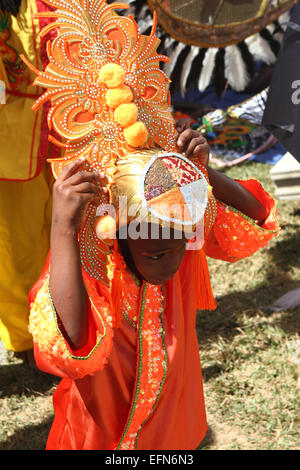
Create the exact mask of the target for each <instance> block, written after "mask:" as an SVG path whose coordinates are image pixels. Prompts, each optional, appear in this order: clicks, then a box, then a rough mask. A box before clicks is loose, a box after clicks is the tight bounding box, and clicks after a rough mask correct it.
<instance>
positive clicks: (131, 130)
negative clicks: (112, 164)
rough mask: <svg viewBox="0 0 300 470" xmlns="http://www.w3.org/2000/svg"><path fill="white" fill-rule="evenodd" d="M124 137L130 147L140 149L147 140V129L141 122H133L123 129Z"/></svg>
mask: <svg viewBox="0 0 300 470" xmlns="http://www.w3.org/2000/svg"><path fill="white" fill-rule="evenodd" d="M124 137H125V139H126V142H127V143H128V144H129V145H131V146H132V147H142V146H143V145H144V144H145V143H146V142H147V139H148V131H147V127H146V126H145V124H144V123H143V122H139V121H138V122H135V123H134V124H132V125H131V126H129V127H126V129H124Z"/></svg>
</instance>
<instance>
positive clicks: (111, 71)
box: [98, 64, 125, 88]
mask: <svg viewBox="0 0 300 470" xmlns="http://www.w3.org/2000/svg"><path fill="white" fill-rule="evenodd" d="M98 77H99V80H100V82H102V83H104V84H105V85H106V86H107V87H108V88H116V87H118V86H120V85H123V83H124V82H125V72H124V70H123V68H122V67H121V65H118V64H106V65H103V67H101V69H100V71H99V73H98Z"/></svg>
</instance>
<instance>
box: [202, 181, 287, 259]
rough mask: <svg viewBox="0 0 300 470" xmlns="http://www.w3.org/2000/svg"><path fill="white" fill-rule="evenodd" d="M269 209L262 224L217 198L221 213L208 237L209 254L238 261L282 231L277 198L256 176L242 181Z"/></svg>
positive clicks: (218, 214) (207, 252)
mask: <svg viewBox="0 0 300 470" xmlns="http://www.w3.org/2000/svg"><path fill="white" fill-rule="evenodd" d="M238 182H239V183H240V184H241V185H243V186H244V187H245V188H246V189H247V190H248V191H249V192H250V193H252V194H253V195H254V196H255V197H256V199H258V200H259V201H260V202H261V203H262V204H263V205H264V207H265V208H266V209H267V212H268V216H267V218H266V219H265V221H264V223H263V224H262V225H257V223H256V221H254V220H252V219H250V218H249V217H247V216H246V215H245V214H243V213H241V212H239V211H238V210H236V209H234V208H233V207H230V206H227V205H226V204H224V203H223V202H221V201H217V216H216V219H215V222H214V225H213V228H212V230H211V231H210V233H209V235H208V237H207V240H206V241H205V245H204V250H205V253H206V255H207V256H209V257H211V258H217V259H220V260H224V261H229V262H235V261H237V260H239V259H242V258H247V257H248V256H251V255H252V254H254V253H255V252H256V251H257V250H259V249H260V248H263V247H264V246H266V245H267V244H268V243H269V241H270V240H271V239H272V238H273V237H275V236H277V235H278V232H279V226H278V222H277V210H276V206H275V201H274V199H273V198H272V197H271V196H270V195H269V194H268V193H267V192H266V191H265V190H264V189H263V187H262V186H261V184H260V183H259V182H258V181H256V180H247V181H238Z"/></svg>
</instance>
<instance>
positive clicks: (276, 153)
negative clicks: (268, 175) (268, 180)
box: [248, 142, 287, 165]
mask: <svg viewBox="0 0 300 470" xmlns="http://www.w3.org/2000/svg"><path fill="white" fill-rule="evenodd" d="M286 152H287V150H286V149H285V148H284V147H283V146H282V145H281V144H280V142H277V144H275V145H274V146H273V147H272V148H271V149H269V150H267V151H266V152H264V153H261V154H259V155H253V157H250V158H249V160H248V161H256V162H261V163H267V164H268V165H276V163H278V162H279V160H280V159H281V158H282V157H283V156H284V155H285V154H286Z"/></svg>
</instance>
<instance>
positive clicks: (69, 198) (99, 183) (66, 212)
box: [52, 158, 107, 234]
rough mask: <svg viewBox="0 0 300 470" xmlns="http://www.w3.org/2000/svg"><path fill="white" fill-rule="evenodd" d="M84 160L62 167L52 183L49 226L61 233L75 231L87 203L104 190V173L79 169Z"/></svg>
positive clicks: (96, 200) (95, 200) (94, 200)
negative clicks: (51, 205) (50, 223)
mask: <svg viewBox="0 0 300 470" xmlns="http://www.w3.org/2000/svg"><path fill="white" fill-rule="evenodd" d="M84 162H85V158H79V159H78V160H75V161H73V162H71V163H70V164H68V165H67V166H65V168H64V169H63V170H62V172H61V173H60V175H59V176H58V178H57V180H56V181H55V183H54V186H53V210H52V228H55V230H58V231H59V232H60V233H62V234H66V233H72V234H77V233H78V231H79V229H80V226H81V223H82V221H83V217H84V215H85V211H86V207H87V205H88V204H89V203H90V202H95V203H96V204H97V203H99V201H100V198H101V195H103V193H106V192H107V188H106V187H105V184H107V180H106V178H105V175H103V174H98V173H95V172H90V171H86V170H81V171H80V167H81V166H82V165H83V164H84Z"/></svg>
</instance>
